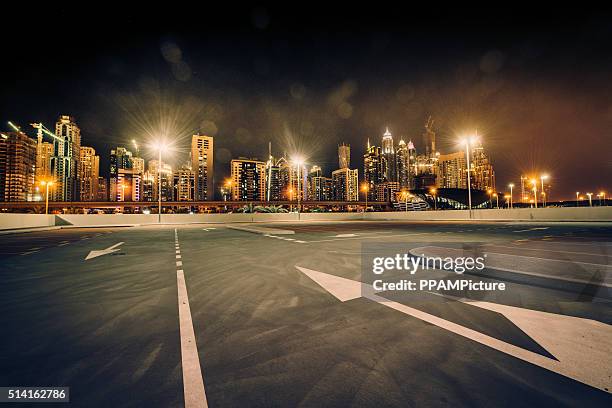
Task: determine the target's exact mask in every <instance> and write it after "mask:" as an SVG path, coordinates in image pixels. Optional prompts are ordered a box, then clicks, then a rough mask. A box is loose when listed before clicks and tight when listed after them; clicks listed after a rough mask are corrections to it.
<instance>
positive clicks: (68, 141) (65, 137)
mask: <svg viewBox="0 0 612 408" xmlns="http://www.w3.org/2000/svg"><path fill="white" fill-rule="evenodd" d="M55 134H56V135H57V138H55V140H54V142H53V157H52V158H51V174H52V178H53V182H54V183H55V186H54V189H53V194H52V198H53V200H55V201H75V200H77V199H78V198H79V195H78V159H79V156H80V149H81V130H80V129H79V127H78V126H77V125H76V123H75V122H74V119H73V118H72V117H70V116H66V115H62V116H60V118H59V119H58V120H57V123H56V124H55Z"/></svg>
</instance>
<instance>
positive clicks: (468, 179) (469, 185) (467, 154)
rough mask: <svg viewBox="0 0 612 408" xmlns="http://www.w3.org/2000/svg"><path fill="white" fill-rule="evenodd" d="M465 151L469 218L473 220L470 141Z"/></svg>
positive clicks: (466, 143)
mask: <svg viewBox="0 0 612 408" xmlns="http://www.w3.org/2000/svg"><path fill="white" fill-rule="evenodd" d="M465 150H466V157H467V188H468V209H469V217H470V218H472V187H471V183H470V141H469V140H466V141H465Z"/></svg>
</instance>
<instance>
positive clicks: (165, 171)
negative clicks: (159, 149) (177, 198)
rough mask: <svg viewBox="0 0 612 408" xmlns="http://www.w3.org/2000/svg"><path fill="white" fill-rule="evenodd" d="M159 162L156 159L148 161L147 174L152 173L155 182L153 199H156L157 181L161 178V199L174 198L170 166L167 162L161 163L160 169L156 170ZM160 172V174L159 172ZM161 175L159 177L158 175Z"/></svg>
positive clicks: (157, 192) (169, 199)
mask: <svg viewBox="0 0 612 408" xmlns="http://www.w3.org/2000/svg"><path fill="white" fill-rule="evenodd" d="M158 164H159V162H158V161H157V160H150V161H149V169H148V172H149V174H151V175H153V177H154V178H155V182H154V185H153V201H158V200H159V198H158V195H159V188H160V187H159V183H160V179H161V200H162V201H172V200H173V199H174V188H173V185H172V174H173V172H172V166H170V165H169V164H168V163H163V162H162V164H161V171H158V169H159V166H158ZM160 173H161V174H160ZM160 176H161V177H160Z"/></svg>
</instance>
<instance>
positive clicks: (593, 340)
mask: <svg viewBox="0 0 612 408" xmlns="http://www.w3.org/2000/svg"><path fill="white" fill-rule="evenodd" d="M296 268H297V269H298V270H299V271H301V272H302V273H304V274H305V275H307V276H308V277H310V278H311V279H312V280H313V281H315V282H316V283H317V284H318V285H319V286H321V287H322V288H323V289H325V290H326V291H327V292H329V293H330V294H332V295H333V296H334V297H336V298H337V299H338V300H340V301H342V302H345V301H348V300H352V299H356V298H359V297H362V296H363V297H365V298H366V299H369V300H372V301H374V302H376V303H379V304H382V305H383V306H387V307H390V308H392V309H394V310H397V311H398V312H401V313H404V314H407V315H409V316H412V317H416V318H417V319H420V320H423V321H424V322H427V323H430V324H433V325H435V326H438V327H440V328H442V329H444V330H448V331H450V332H452V333H455V334H458V335H460V336H462V337H465V338H468V339H470V340H473V341H476V342H478V343H480V344H483V345H485V346H488V347H491V348H493V349H495V350H498V351H501V352H502V353H505V354H508V355H510V356H513V357H516V358H519V359H521V360H523V361H526V362H528V363H531V364H535V365H537V366H539V367H542V368H545V369H547V370H550V371H552V372H555V373H557V374H560V375H563V376H565V377H569V378H571V379H574V380H576V381H579V382H581V383H584V384H587V385H590V386H592V387H595V388H599V389H601V390H604V391H606V392H610V390H611V389H612V356H611V355H610V353H609V350H612V327H611V326H608V325H606V324H603V323H600V322H597V321H594V320H590V319H582V318H578V317H570V316H562V315H555V314H552V313H545V312H539V311H534V310H530V309H522V308H518V307H513V306H505V305H497V304H493V303H489V302H469V303H470V304H471V305H474V306H477V307H481V308H485V309H489V310H493V311H496V312H498V313H501V314H503V315H504V316H506V317H507V318H509V319H510V320H511V321H512V322H513V323H514V324H516V325H517V326H518V327H519V328H520V329H521V330H523V331H525V333H527V334H528V335H530V336H532V337H533V338H534V340H536V341H538V343H540V345H541V346H542V347H544V348H546V349H547V350H548V351H549V352H550V353H551V354H552V355H554V356H555V358H557V360H555V359H551V358H548V357H545V356H542V355H540V354H537V353H534V352H532V351H529V350H525V349H523V348H521V347H518V346H515V345H513V344H510V343H506V342H505V341H502V340H498V339H496V338H494V337H491V336H487V335H486V334H483V333H480V332H478V331H476V330H473V329H469V328H467V327H464V326H461V325H459V324H457V323H453V322H450V321H448V320H444V319H442V318H440V317H438V316H434V315H431V314H429V313H426V312H423V311H420V310H418V309H414V308H412V307H409V306H406V305H403V304H401V303H398V302H394V301H391V300H389V299H385V298H383V297H382V296H379V295H376V293H375V291H374V289H373V288H372V287H371V286H370V285H368V284H365V283H362V282H358V281H354V280H351V279H346V278H341V277H338V276H333V275H329V274H326V273H323V272H317V271H313V270H311V269H307V268H302V267H300V266H296ZM475 303H476V304H475Z"/></svg>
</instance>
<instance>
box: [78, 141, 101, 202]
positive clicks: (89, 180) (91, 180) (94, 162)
mask: <svg viewBox="0 0 612 408" xmlns="http://www.w3.org/2000/svg"><path fill="white" fill-rule="evenodd" d="M80 154H81V157H80V158H79V163H78V164H79V172H78V173H79V175H80V179H79V194H80V200H81V201H96V200H97V198H98V177H99V176H100V156H97V155H96V151H95V149H94V148H93V147H87V146H81V149H80Z"/></svg>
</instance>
